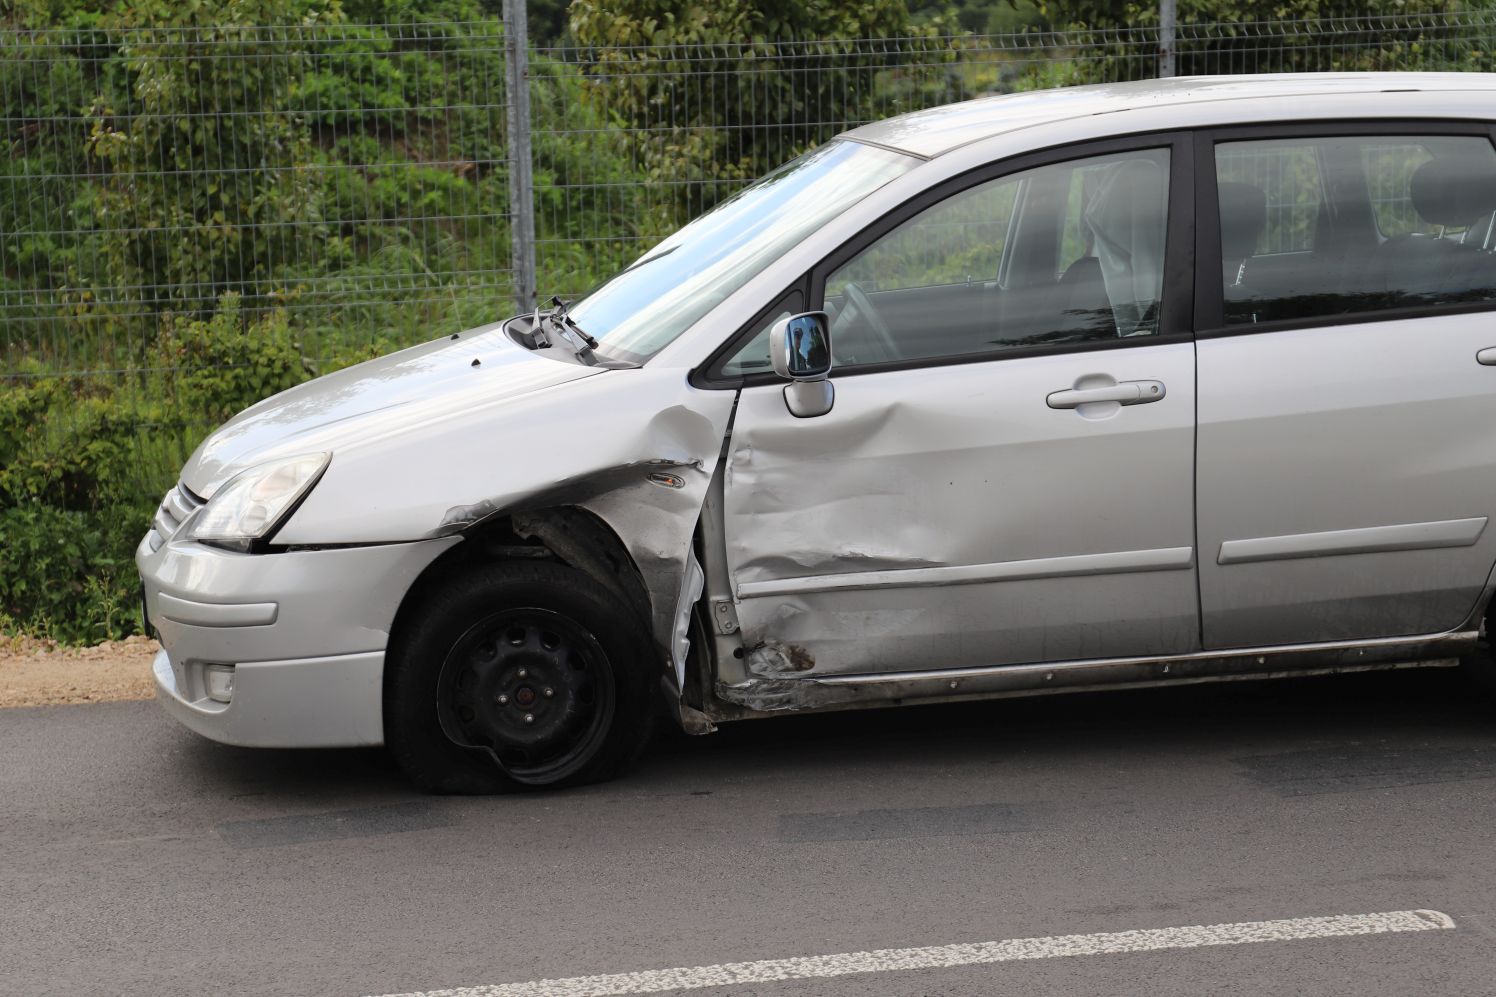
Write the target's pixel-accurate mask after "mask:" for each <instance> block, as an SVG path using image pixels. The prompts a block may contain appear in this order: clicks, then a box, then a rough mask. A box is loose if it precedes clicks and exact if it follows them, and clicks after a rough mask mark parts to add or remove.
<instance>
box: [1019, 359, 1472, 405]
mask: <svg viewBox="0 0 1496 997" xmlns="http://www.w3.org/2000/svg"><path fill="white" fill-rule="evenodd" d="M1482 362H1484V361H1482ZM1492 363H1496V360H1493V361H1492ZM1167 393H1168V392H1167V391H1165V389H1164V382H1162V381H1119V382H1118V383H1116V384H1107V385H1102V386H1099V387H1095V388H1066V389H1065V390H1064V391H1056V392H1054V393H1052V394H1051V395H1049V397H1047V398H1046V399H1045V401H1046V402H1048V403H1049V407H1050V408H1080V407H1081V406H1082V405H1086V404H1089V403H1092V402H1119V403H1121V404H1123V405H1147V404H1148V403H1149V402H1156V401H1158V400H1159V399H1160V398H1162V397H1163V396H1164V395H1165V394H1167Z"/></svg>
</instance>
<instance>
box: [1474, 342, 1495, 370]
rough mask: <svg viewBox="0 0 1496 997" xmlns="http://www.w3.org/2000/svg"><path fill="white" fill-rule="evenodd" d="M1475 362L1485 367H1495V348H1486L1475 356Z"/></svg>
mask: <svg viewBox="0 0 1496 997" xmlns="http://www.w3.org/2000/svg"><path fill="white" fill-rule="evenodd" d="M1475 362H1476V363H1478V364H1482V365H1484V366H1486V367H1496V346H1487V347H1486V348H1485V349H1483V350H1481V351H1480V352H1479V353H1477V354H1475Z"/></svg>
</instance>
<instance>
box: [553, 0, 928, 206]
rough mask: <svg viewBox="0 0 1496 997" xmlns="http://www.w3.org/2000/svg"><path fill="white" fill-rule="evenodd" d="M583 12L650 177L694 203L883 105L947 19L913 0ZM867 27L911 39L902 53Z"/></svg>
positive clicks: (578, 5)
mask: <svg viewBox="0 0 1496 997" xmlns="http://www.w3.org/2000/svg"><path fill="white" fill-rule="evenodd" d="M570 12H571V33H572V35H573V36H574V37H575V38H576V40H577V42H578V43H580V44H581V45H583V46H586V47H587V48H588V49H589V50H590V52H589V55H590V61H589V65H588V67H587V68H588V70H589V77H590V79H592V80H593V81H594V82H593V83H592V87H591V96H592V99H593V100H595V101H597V102H599V103H600V104H601V105H603V106H605V107H606V108H607V109H608V110H609V112H610V113H612V114H614V115H616V116H617V117H618V119H619V120H620V121H621V123H623V124H624V125H626V126H627V127H629V128H632V129H635V130H636V133H637V134H638V136H639V142H640V158H641V160H642V161H643V163H644V165H645V168H646V170H647V173H648V176H649V178H650V179H651V180H654V181H656V182H660V183H670V184H676V185H678V186H679V188H680V191H681V201H682V204H683V207H684V209H685V213H686V214H695V213H697V212H698V211H700V210H701V209H703V208H706V207H709V206H710V205H711V204H712V203H714V202H715V201H716V200H717V199H718V198H720V197H721V196H723V195H725V194H726V193H728V192H730V191H731V189H733V187H734V186H735V185H736V184H737V183H739V182H741V181H743V180H745V179H748V178H751V177H756V176H759V175H762V174H764V173H766V172H768V171H769V170H770V169H772V168H773V167H775V166H777V165H779V164H780V163H782V162H784V161H786V160H788V159H790V158H791V157H793V156H794V155H795V154H797V153H798V152H800V151H801V150H803V149H805V148H807V147H809V146H812V145H815V144H817V143H818V142H820V141H823V140H824V139H825V138H827V137H829V135H830V134H833V133H835V132H836V131H838V130H840V128H841V127H842V126H843V123H845V122H856V121H860V120H867V119H869V118H874V117H879V116H881V115H880V114H878V113H876V110H875V107H876V100H877V94H876V91H877V86H878V83H879V79H880V77H885V76H889V75H893V74H895V73H897V72H898V70H899V68H900V66H901V65H907V64H909V63H913V62H916V61H918V53H919V51H920V46H919V45H918V41H919V39H922V38H923V39H928V38H932V37H933V36H934V35H935V34H936V33H938V31H940V30H941V29H942V28H943V27H945V26H946V25H945V23H944V22H943V21H940V20H936V21H934V22H931V23H926V24H923V25H916V24H914V23H913V21H912V19H911V17H910V13H909V8H908V6H907V4H906V3H905V2H904V0H852V2H836V0H806V2H799V0H769V2H759V3H751V2H748V0H664V2H661V0H574V2H573V3H572V5H571V8H570ZM864 38H905V39H909V41H908V42H906V43H905V44H903V45H901V46H900V47H899V50H898V52H897V53H893V52H890V51H886V50H884V49H883V48H882V47H878V48H876V49H869V48H868V47H866V46H860V45H858V44H857V42H856V41H855V40H856V39H864ZM933 51H934V50H933V49H932V52H933Z"/></svg>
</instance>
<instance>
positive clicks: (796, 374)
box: [781, 312, 831, 381]
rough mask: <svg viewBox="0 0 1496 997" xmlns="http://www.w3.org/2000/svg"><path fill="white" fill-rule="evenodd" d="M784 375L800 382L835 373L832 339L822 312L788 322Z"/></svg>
mask: <svg viewBox="0 0 1496 997" xmlns="http://www.w3.org/2000/svg"><path fill="white" fill-rule="evenodd" d="M783 329H784V339H783V349H784V358H785V361H784V370H783V371H782V372H781V373H782V374H783V375H784V376H786V377H790V378H793V379H794V380H797V381H804V380H814V379H816V378H821V377H825V376H826V373H827V372H828V371H830V370H831V337H830V335H829V333H828V332H827V326H826V316H825V314H824V313H822V312H806V313H805V314H803V315H795V316H792V317H791V318H789V319H786V320H784V323H783Z"/></svg>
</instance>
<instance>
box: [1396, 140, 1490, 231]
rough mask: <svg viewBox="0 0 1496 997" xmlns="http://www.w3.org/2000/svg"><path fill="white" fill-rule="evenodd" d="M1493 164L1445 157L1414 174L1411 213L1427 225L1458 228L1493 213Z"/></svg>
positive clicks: (1410, 184)
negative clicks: (1415, 213) (1413, 212)
mask: <svg viewBox="0 0 1496 997" xmlns="http://www.w3.org/2000/svg"><path fill="white" fill-rule="evenodd" d="M1493 167H1496V164H1493V163H1490V162H1482V161H1479V160H1476V159H1472V158H1466V157H1455V156H1446V157H1444V158H1442V159H1430V160H1429V161H1428V162H1426V163H1424V164H1423V165H1422V166H1420V167H1418V169H1416V170H1414V171H1413V179H1412V181H1411V182H1410V183H1409V185H1408V187H1409V189H1408V193H1409V195H1410V196H1411V197H1412V199H1413V210H1414V211H1416V212H1418V217H1419V218H1422V219H1423V220H1424V221H1426V222H1428V223H1429V224H1430V225H1444V226H1447V227H1450V228H1459V227H1461V226H1464V225H1469V224H1470V223H1471V222H1473V221H1475V220H1476V219H1477V218H1480V217H1481V216H1482V215H1485V214H1488V213H1490V212H1491V211H1493V210H1496V168H1493Z"/></svg>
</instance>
